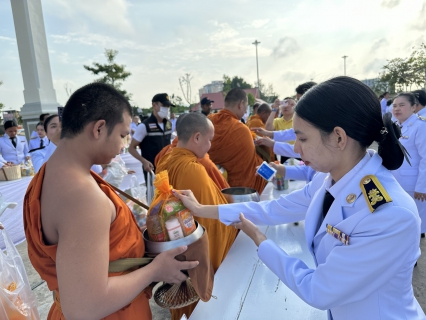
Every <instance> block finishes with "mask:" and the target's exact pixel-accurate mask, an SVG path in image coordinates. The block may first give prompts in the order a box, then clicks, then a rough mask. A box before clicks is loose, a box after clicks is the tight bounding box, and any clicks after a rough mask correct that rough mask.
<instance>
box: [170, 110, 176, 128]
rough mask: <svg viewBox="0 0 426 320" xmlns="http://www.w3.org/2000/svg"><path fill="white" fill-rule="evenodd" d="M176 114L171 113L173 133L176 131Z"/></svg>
mask: <svg viewBox="0 0 426 320" xmlns="http://www.w3.org/2000/svg"><path fill="white" fill-rule="evenodd" d="M176 120H177V119H176V115H175V113H174V112H171V113H170V122H171V123H172V133H173V132H175V131H176Z"/></svg>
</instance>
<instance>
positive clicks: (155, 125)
mask: <svg viewBox="0 0 426 320" xmlns="http://www.w3.org/2000/svg"><path fill="white" fill-rule="evenodd" d="M149 128H150V129H157V124H156V123H150V124H149Z"/></svg>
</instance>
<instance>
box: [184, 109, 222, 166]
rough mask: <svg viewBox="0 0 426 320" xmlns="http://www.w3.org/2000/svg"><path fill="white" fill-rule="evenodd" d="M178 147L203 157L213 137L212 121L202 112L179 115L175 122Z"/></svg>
mask: <svg viewBox="0 0 426 320" xmlns="http://www.w3.org/2000/svg"><path fill="white" fill-rule="evenodd" d="M176 132H177V136H178V139H179V141H178V144H177V147H178V148H185V149H188V150H190V151H192V152H193V153H194V154H195V155H196V156H197V158H204V156H205V155H206V153H207V152H208V151H209V150H210V146H211V141H212V140H213V137H214V126H213V124H212V122H211V121H210V120H209V119H208V118H207V117H206V116H205V115H203V114H202V113H195V112H194V113H187V114H185V115H182V116H180V117H179V119H178V121H177V123H176Z"/></svg>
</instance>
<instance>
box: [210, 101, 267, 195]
mask: <svg viewBox="0 0 426 320" xmlns="http://www.w3.org/2000/svg"><path fill="white" fill-rule="evenodd" d="M209 119H210V120H211V121H212V122H213V125H214V130H215V131H214V138H213V140H212V146H211V148H210V151H209V155H210V159H211V160H212V161H213V162H214V163H215V164H219V165H221V166H222V167H224V168H225V170H226V171H227V172H228V183H229V185H230V186H231V187H249V188H253V189H256V190H257V192H259V194H260V193H262V191H263V189H264V188H265V185H266V181H265V180H264V179H263V178H262V177H260V176H258V175H256V174H255V173H256V167H257V166H259V165H260V164H261V163H262V162H263V161H262V159H261V158H260V156H259V155H258V154H257V153H256V149H255V146H254V142H253V138H252V136H251V133H250V129H249V128H248V127H247V126H246V125H245V124H243V123H241V122H240V119H238V118H237V116H236V115H235V114H233V113H232V112H231V111H229V110H227V109H222V110H220V111H219V112H218V113H216V114H213V115H211V116H209Z"/></svg>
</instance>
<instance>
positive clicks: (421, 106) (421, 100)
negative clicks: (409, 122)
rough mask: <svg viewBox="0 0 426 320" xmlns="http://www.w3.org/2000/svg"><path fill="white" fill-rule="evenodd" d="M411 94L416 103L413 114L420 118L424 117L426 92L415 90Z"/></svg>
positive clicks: (425, 115) (425, 114)
mask: <svg viewBox="0 0 426 320" xmlns="http://www.w3.org/2000/svg"><path fill="white" fill-rule="evenodd" d="M413 93H414V95H415V96H416V98H417V101H418V103H417V104H416V109H415V110H414V112H415V113H417V115H418V116H420V117H426V92H425V91H424V90H415V91H413Z"/></svg>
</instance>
